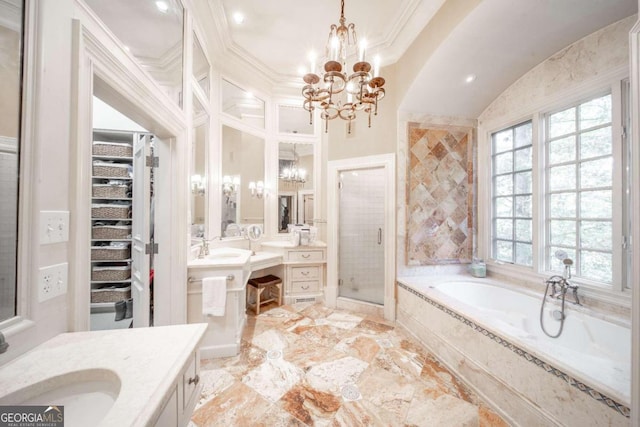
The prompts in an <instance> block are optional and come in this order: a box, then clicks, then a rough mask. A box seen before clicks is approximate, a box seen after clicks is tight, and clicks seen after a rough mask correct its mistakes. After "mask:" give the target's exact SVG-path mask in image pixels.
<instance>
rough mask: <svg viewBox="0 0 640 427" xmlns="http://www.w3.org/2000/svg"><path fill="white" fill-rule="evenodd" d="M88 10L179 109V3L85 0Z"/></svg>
mask: <svg viewBox="0 0 640 427" xmlns="http://www.w3.org/2000/svg"><path fill="white" fill-rule="evenodd" d="M86 2H87V4H88V5H89V7H90V8H91V9H92V10H93V11H94V12H95V13H96V15H98V17H99V18H100V20H102V22H104V23H105V25H106V26H107V27H108V28H109V29H110V30H111V31H112V32H113V33H114V34H115V35H116V37H117V38H118V39H119V40H120V41H121V42H122V44H124V46H125V49H126V50H128V51H129V52H131V54H132V55H133V56H134V57H135V58H136V59H137V60H138V61H139V62H140V64H141V65H142V67H143V68H144V69H145V70H147V72H149V74H150V75H151V77H153V79H154V80H155V81H156V82H157V83H158V84H159V85H160V86H161V87H162V88H163V89H164V90H165V92H166V93H167V94H168V95H169V97H171V99H173V100H174V101H175V102H176V103H177V104H178V105H180V107H182V81H183V76H182V61H183V48H182V45H183V16H184V9H183V7H182V2H181V1H180V0H158V1H131V0H110V1H103V0H87V1H86Z"/></svg>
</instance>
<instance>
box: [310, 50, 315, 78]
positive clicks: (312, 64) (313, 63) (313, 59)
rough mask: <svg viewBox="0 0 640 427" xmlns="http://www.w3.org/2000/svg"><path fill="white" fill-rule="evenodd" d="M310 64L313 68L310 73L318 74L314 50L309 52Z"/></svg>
mask: <svg viewBox="0 0 640 427" xmlns="http://www.w3.org/2000/svg"><path fill="white" fill-rule="evenodd" d="M309 64H310V67H311V68H310V69H309V72H310V73H315V72H316V53H315V52H314V51H313V50H312V51H311V52H309Z"/></svg>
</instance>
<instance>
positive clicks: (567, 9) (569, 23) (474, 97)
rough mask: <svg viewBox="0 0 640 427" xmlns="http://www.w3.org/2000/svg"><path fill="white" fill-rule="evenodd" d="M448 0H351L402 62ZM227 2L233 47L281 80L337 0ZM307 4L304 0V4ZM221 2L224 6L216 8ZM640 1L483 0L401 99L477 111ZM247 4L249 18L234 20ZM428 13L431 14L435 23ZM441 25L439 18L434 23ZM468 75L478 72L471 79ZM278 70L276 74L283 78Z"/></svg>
mask: <svg viewBox="0 0 640 427" xmlns="http://www.w3.org/2000/svg"><path fill="white" fill-rule="evenodd" d="M444 1H445V0H396V1H388V0H346V1H345V17H346V20H347V23H349V22H353V23H354V24H356V29H357V31H358V37H359V38H363V37H365V38H366V39H367V41H368V45H369V49H368V52H370V53H371V54H376V53H379V54H380V55H381V57H382V63H383V66H384V65H388V64H390V63H393V62H395V61H397V60H398V59H399V58H400V57H401V56H402V54H403V53H404V52H405V50H406V49H407V48H408V47H409V46H410V44H411V42H412V41H413V40H414V39H415V37H416V36H417V35H418V34H419V33H420V31H422V29H423V28H424V27H425V26H426V25H429V24H433V21H432V18H434V15H435V14H436V12H437V11H438V9H439V8H440V7H441V6H442V4H443V3H444ZM209 3H210V5H212V10H214V11H215V10H222V11H223V12H222V13H223V14H224V17H225V18H226V22H225V23H224V24H223V26H224V27H225V31H226V36H227V40H228V41H230V46H229V47H230V49H231V50H232V51H234V52H235V53H237V54H239V55H241V56H243V57H244V58H245V59H247V60H248V61H249V62H250V63H252V64H254V65H255V66H256V68H259V69H262V70H263V71H264V72H266V73H268V74H272V77H274V79H276V80H282V79H283V78H289V79H295V80H296V81H297V80H300V84H301V85H302V82H301V79H300V77H299V76H298V77H296V75H297V74H299V73H298V69H299V68H300V66H303V65H305V64H306V63H307V54H308V52H309V51H310V50H312V49H313V50H315V51H316V52H317V53H319V54H322V53H323V52H322V51H323V50H324V45H325V44H326V40H327V36H328V32H329V27H330V25H331V24H334V23H337V21H338V19H339V17H340V2H339V1H338V0H316V1H315V2H309V1H304V2H301V0H280V1H278V2H277V7H275V6H274V2H265V1H264V0H209ZM301 3H304V5H301ZM216 6H217V7H218V8H216ZM637 6H638V4H637V0H483V1H480V2H479V5H478V6H477V7H476V8H474V9H473V10H472V11H471V12H470V13H469V14H468V15H467V16H466V17H465V18H464V19H463V20H462V21H461V22H460V23H459V25H458V26H457V27H456V28H455V29H454V30H453V31H452V32H451V34H449V36H448V37H447V38H446V39H445V40H444V41H443V42H442V43H441V44H440V45H439V46H438V47H437V49H436V50H435V51H434V52H433V54H432V55H431V56H430V57H428V58H425V62H424V65H423V68H422V69H421V71H420V72H419V74H418V75H417V76H416V79H415V80H414V82H413V84H412V85H411V87H410V90H409V91H408V92H407V95H406V96H405V97H404V99H402V100H399V108H400V109H401V110H404V111H410V112H416V113H429V114H437V115H450V116H459V117H467V118H477V117H478V116H479V115H480V113H481V112H482V111H483V110H484V109H485V108H486V107H487V106H488V105H489V104H490V103H491V102H492V101H493V100H494V99H495V98H496V97H497V96H498V95H499V94H500V93H502V92H503V91H504V90H505V89H506V88H507V87H509V86H510V85H511V84H512V83H513V82H514V81H515V80H517V79H518V78H519V77H520V76H522V75H523V74H524V73H525V72H526V71H528V70H530V69H531V68H533V67H534V66H535V65H537V64H539V63H540V62H542V61H544V60H545V59H546V58H548V57H549V56H551V55H552V54H554V53H556V52H557V51H559V50H560V49H562V48H563V47H565V46H567V45H569V44H571V43H572V42H574V41H576V40H579V39H580V38H582V37H584V36H586V35H588V34H590V33H592V32H594V31H596V30H598V29H600V28H602V27H604V26H606V25H609V24H611V23H613V22H616V21H618V20H620V19H622V18H625V17H627V16H629V15H632V14H634V13H636V12H637ZM236 12H242V13H243V14H244V15H245V21H244V23H242V24H236V23H235V22H234V20H233V19H232V18H233V14H234V13H236ZM430 21H432V22H430ZM435 24H437V22H436V23H435ZM469 74H474V75H476V80H475V81H474V82H472V83H471V84H466V83H465V81H464V79H465V77H466V76H468V75H469ZM278 77H279V78H278Z"/></svg>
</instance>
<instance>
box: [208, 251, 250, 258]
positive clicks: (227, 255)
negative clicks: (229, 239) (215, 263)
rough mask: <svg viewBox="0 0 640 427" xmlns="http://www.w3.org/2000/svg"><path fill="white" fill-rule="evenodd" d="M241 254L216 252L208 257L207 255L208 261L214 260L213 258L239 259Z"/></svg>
mask: <svg viewBox="0 0 640 427" xmlns="http://www.w3.org/2000/svg"><path fill="white" fill-rule="evenodd" d="M242 255H243V254H241V253H237V252H216V253H210V254H209V255H207V258H208V259H215V258H239V257H241V256H242Z"/></svg>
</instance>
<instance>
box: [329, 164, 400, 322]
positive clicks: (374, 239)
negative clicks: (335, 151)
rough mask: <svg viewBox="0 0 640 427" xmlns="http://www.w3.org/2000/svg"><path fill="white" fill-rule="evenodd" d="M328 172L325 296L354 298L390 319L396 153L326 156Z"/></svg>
mask: <svg viewBox="0 0 640 427" xmlns="http://www.w3.org/2000/svg"><path fill="white" fill-rule="evenodd" d="M327 172H328V173H327V178H328V192H327V211H328V224H327V287H326V290H325V302H326V304H327V305H328V306H329V307H338V306H339V305H341V304H342V305H346V304H356V305H358V306H359V307H360V308H361V309H362V310H363V311H366V312H377V311H381V312H382V313H384V317H385V319H388V320H393V319H395V256H396V243H395V238H396V236H395V234H396V233H395V224H396V209H395V206H396V200H395V198H396V189H395V154H383V155H377V156H367V157H360V158H352V159H345V160H335V161H330V162H329V164H328V168H327ZM356 309H357V307H356ZM382 313H381V314H382Z"/></svg>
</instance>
